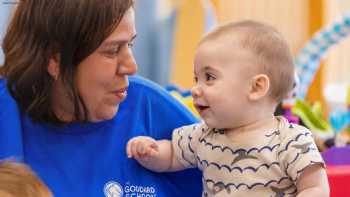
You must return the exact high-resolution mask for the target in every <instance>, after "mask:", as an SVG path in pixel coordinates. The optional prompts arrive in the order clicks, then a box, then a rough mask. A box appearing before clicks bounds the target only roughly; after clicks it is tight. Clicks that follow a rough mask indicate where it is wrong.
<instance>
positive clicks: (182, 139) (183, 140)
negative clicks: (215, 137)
mask: <svg viewBox="0 0 350 197" xmlns="http://www.w3.org/2000/svg"><path fill="white" fill-rule="evenodd" d="M201 134H202V125H201V124H193V125H188V126H184V127H181V128H178V129H175V130H174V131H173V137H172V144H173V150H174V155H175V157H176V158H177V159H178V160H179V161H180V162H181V164H182V165H183V166H185V167H187V168H194V167H197V156H196V155H197V154H196V152H197V146H198V144H199V138H200V136H201Z"/></svg>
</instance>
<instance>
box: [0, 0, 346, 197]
mask: <svg viewBox="0 0 350 197" xmlns="http://www.w3.org/2000/svg"><path fill="white" fill-rule="evenodd" d="M0 2H1V4H0V43H1V40H2V37H3V35H4V33H5V31H6V26H7V24H8V20H9V17H11V13H12V10H13V8H14V7H15V5H16V2H17V0H0ZM135 9H136V28H137V31H138V36H137V39H136V41H135V45H134V49H133V51H134V54H135V58H136V60H137V63H138V65H139V71H138V74H139V75H141V76H144V77H146V78H148V79H150V80H152V81H154V82H156V83H158V84H160V85H161V86H163V87H165V88H167V89H168V90H169V91H170V92H171V93H172V94H173V95H174V96H175V97H176V98H177V99H178V100H179V101H180V102H182V103H183V104H184V105H185V106H187V107H189V109H190V110H191V111H192V112H193V113H194V114H195V115H198V114H196V112H195V110H194V108H193V105H192V99H191V97H190V94H189V91H188V90H189V89H190V87H191V86H192V85H193V71H192V69H193V58H194V52H195V48H196V45H197V43H198V42H199V40H200V39H201V38H202V37H203V36H204V35H205V34H206V33H207V32H208V31H210V30H212V29H213V28H215V27H216V26H217V25H220V24H223V23H226V22H229V21H239V20H242V19H252V20H257V21H261V22H264V23H267V24H270V25H272V26H274V27H276V28H277V29H278V30H279V31H280V32H281V33H282V34H283V35H284V37H285V38H286V39H287V41H288V43H289V44H290V46H291V49H292V51H293V53H294V56H295V60H296V66H297V71H298V73H297V75H298V78H299V83H298V86H297V89H296V90H295V92H294V94H295V95H296V97H295V96H294V97H291V98H290V99H288V100H286V101H285V102H283V103H282V104H281V105H280V107H279V110H278V113H279V114H282V115H285V116H286V117H287V118H288V119H289V120H290V121H291V122H296V123H300V124H303V125H305V126H306V127H307V128H309V129H310V130H311V131H312V132H313V134H314V137H315V140H316V143H317V145H318V147H319V149H320V150H321V151H324V152H323V157H324V159H325V161H326V163H327V165H328V167H327V172H328V175H329V180H330V184H331V188H332V195H331V196H350V188H349V187H347V186H346V184H347V183H349V181H350V145H349V144H350V55H349V52H350V0H136V7H135ZM3 60H4V57H3V54H2V52H1V50H0V65H1V64H2V63H3ZM0 109H1V106H0ZM332 165H334V166H335V167H332Z"/></svg>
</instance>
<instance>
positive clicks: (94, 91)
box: [0, 0, 201, 197]
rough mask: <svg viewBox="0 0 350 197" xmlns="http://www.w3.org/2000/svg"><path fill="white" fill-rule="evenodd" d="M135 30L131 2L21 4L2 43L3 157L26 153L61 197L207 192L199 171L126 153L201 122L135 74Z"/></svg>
mask: <svg viewBox="0 0 350 197" xmlns="http://www.w3.org/2000/svg"><path fill="white" fill-rule="evenodd" d="M135 37H136V30H135V22H134V10H133V2H132V0H102V1H101V0H86V1H80V0H42V1H37V0H26V1H19V4H18V6H17V9H16V11H15V13H14V16H13V18H12V21H11V22H10V25H9V28H8V30H7V33H6V35H5V37H4V40H3V50H4V54H5V63H4V66H3V67H2V68H1V71H0V73H1V75H2V76H3V79H2V80H0V106H1V109H0V159H2V158H6V157H9V156H12V157H13V156H15V157H18V158H21V159H23V161H24V162H25V163H27V164H29V165H30V166H31V168H32V169H33V170H34V171H35V172H36V173H37V174H38V175H39V176H40V178H41V179H42V180H43V181H44V182H45V183H46V184H47V185H48V187H49V188H50V189H51V191H52V192H53V194H54V195H55V196H58V197H60V196H103V194H104V195H105V196H123V195H124V196H199V195H200V192H201V186H200V184H201V183H200V175H199V173H198V172H197V171H187V172H185V173H183V174H157V173H152V172H150V171H147V170H145V169H143V168H142V167H141V166H139V165H138V164H137V163H136V162H135V161H133V160H129V159H127V157H126V153H125V145H126V142H127V141H128V139H130V138H131V137H133V136H138V135H150V136H152V137H154V138H156V139H160V138H169V137H170V133H164V131H171V130H172V129H173V128H175V127H178V126H180V125H183V124H189V123H192V122H194V121H195V119H194V118H193V116H192V115H190V114H189V113H188V112H187V111H185V110H184V109H183V107H182V106H181V105H180V104H179V103H177V102H176V101H174V100H173V99H172V98H171V97H170V96H168V94H166V93H164V92H163V90H161V89H160V88H159V87H158V86H156V85H154V84H153V83H151V82H149V81H146V80H144V79H142V78H139V77H129V76H130V75H133V74H135V73H136V70H137V66H136V63H135V60H134V57H133V55H132V51H131V46H132V44H133V40H134V38H135ZM184 178H185V179H184ZM184 180H186V181H184Z"/></svg>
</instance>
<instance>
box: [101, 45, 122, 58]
mask: <svg viewBox="0 0 350 197" xmlns="http://www.w3.org/2000/svg"><path fill="white" fill-rule="evenodd" d="M119 50H120V47H116V48H111V49H107V50H105V51H104V53H105V54H106V55H107V56H110V57H114V56H116V55H118V53H119Z"/></svg>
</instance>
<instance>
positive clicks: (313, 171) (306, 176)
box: [297, 164, 329, 197]
mask: <svg viewBox="0 0 350 197" xmlns="http://www.w3.org/2000/svg"><path fill="white" fill-rule="evenodd" d="M297 187H298V195H297V197H304V196H305V197H309V196H318V197H328V196H329V186H328V179H327V174H326V171H325V169H324V168H323V166H322V165H317V164H315V165H312V166H309V167H307V168H306V169H305V171H304V172H303V174H301V176H300V178H299V180H298V183H297Z"/></svg>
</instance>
